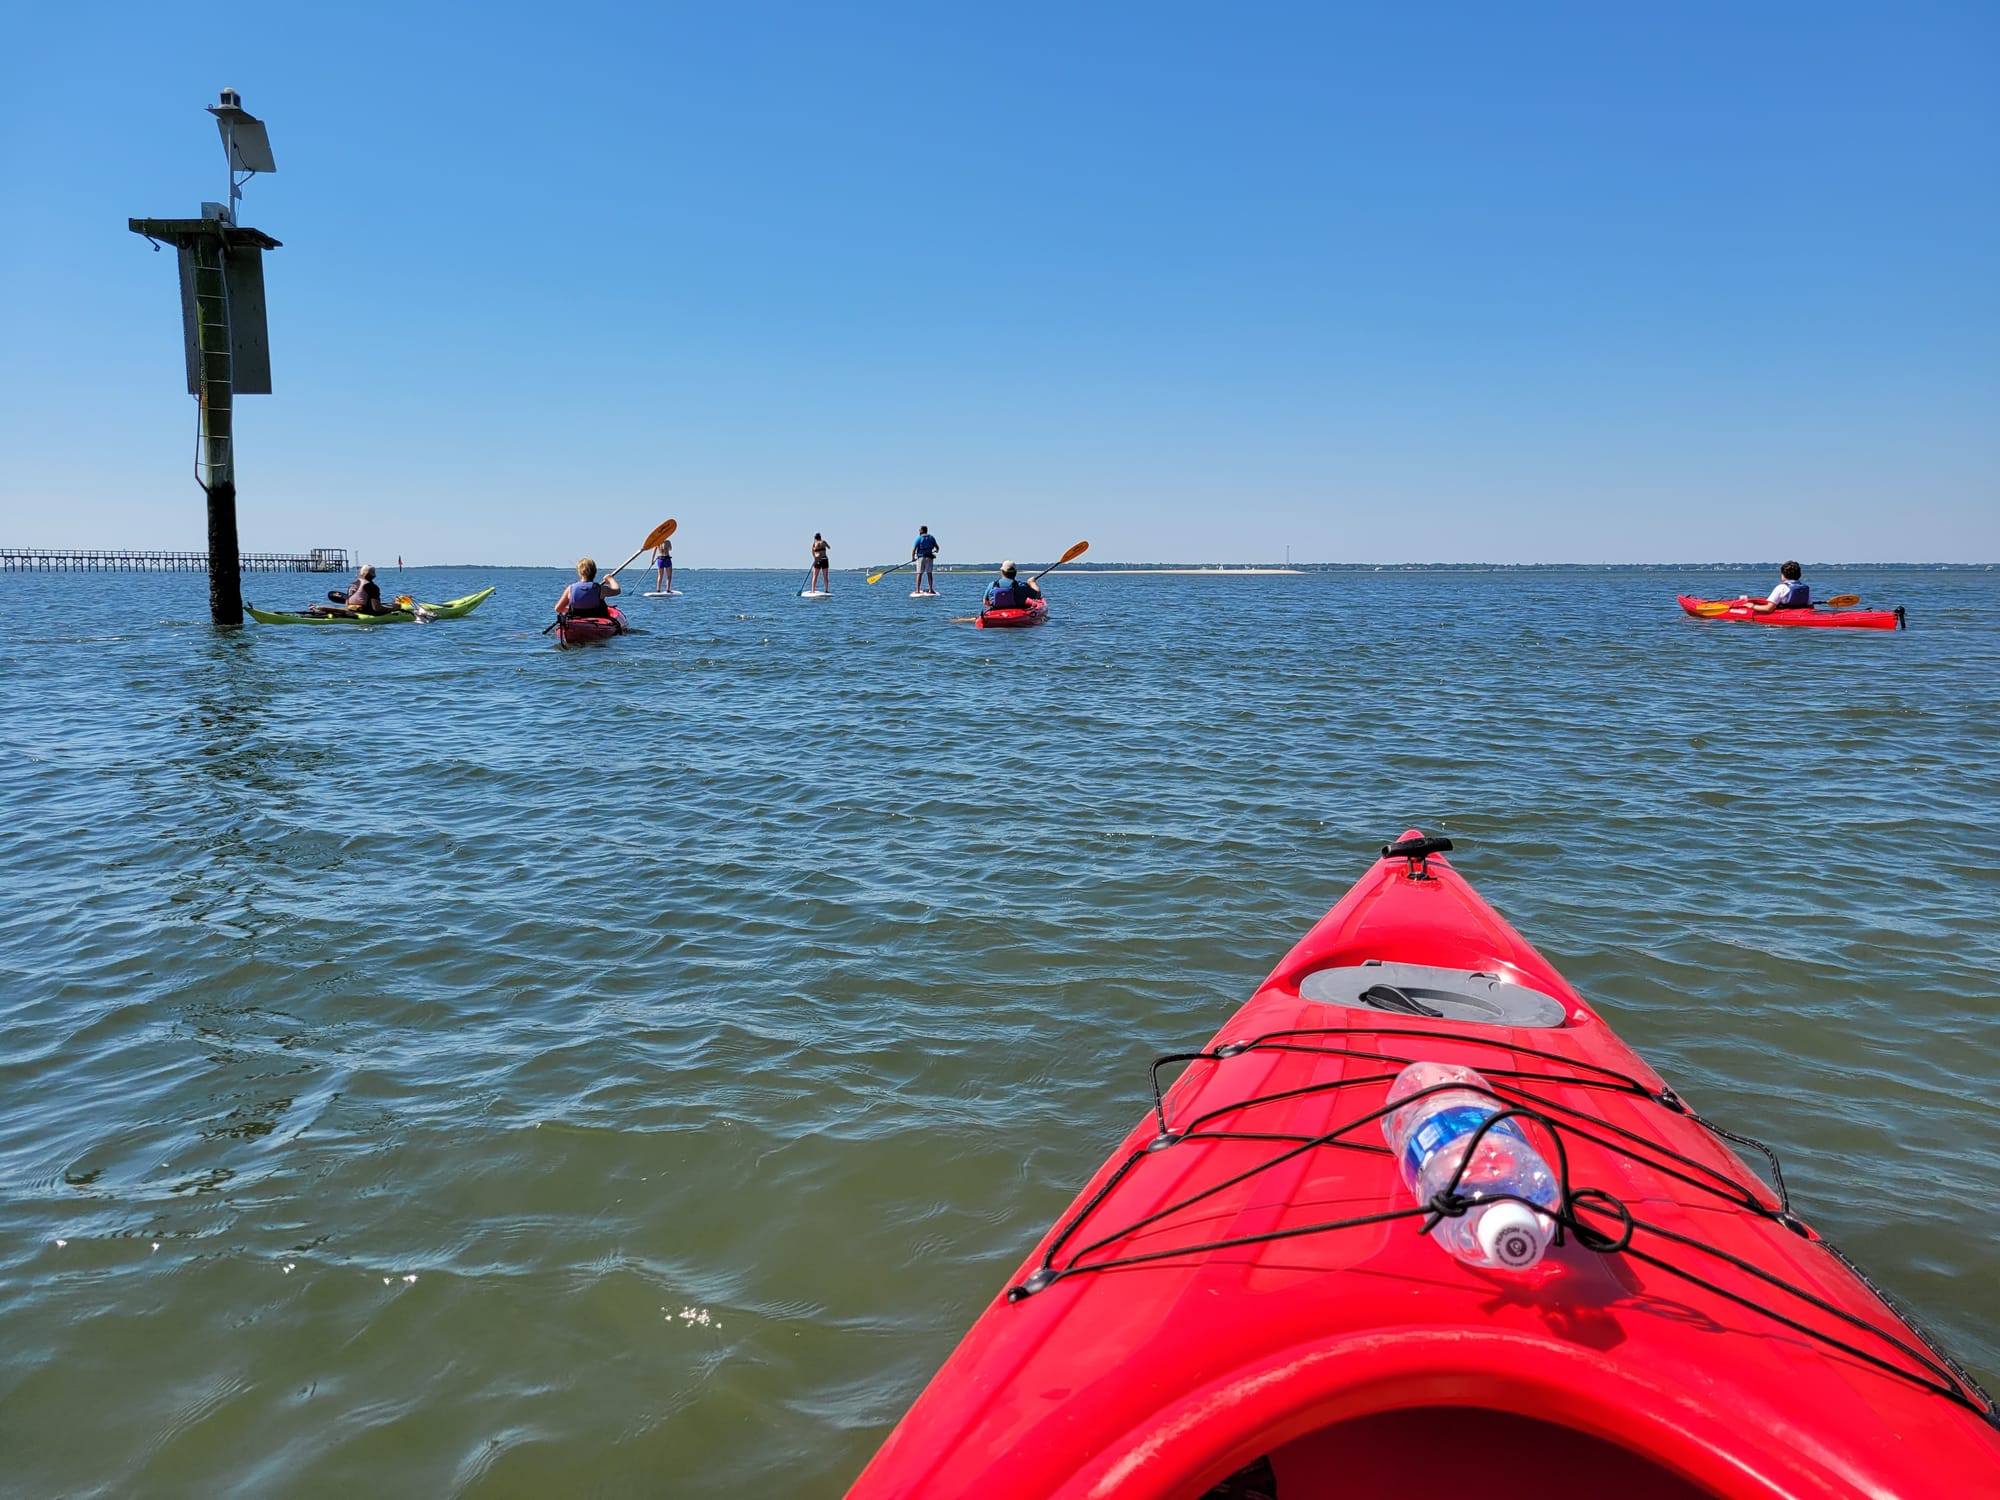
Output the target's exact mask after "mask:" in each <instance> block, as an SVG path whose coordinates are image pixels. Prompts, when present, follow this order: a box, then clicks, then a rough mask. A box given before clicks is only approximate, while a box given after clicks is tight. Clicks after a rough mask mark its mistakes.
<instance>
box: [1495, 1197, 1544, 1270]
mask: <svg viewBox="0 0 2000 1500" xmlns="http://www.w3.org/2000/svg"><path fill="white" fill-rule="evenodd" d="M1548 1244H1549V1230H1548V1227H1547V1225H1546V1224H1545V1222H1544V1221H1543V1219H1542V1216H1541V1215H1540V1214H1538V1213H1536V1212H1535V1211H1534V1210H1533V1209H1532V1208H1530V1207H1528V1205H1527V1204H1525V1203H1495V1204H1493V1205H1492V1206H1491V1207H1490V1208H1488V1209H1487V1210H1486V1212H1485V1213H1483V1214H1481V1215H1480V1216H1479V1248H1480V1249H1481V1250H1482V1251H1484V1252H1485V1255H1486V1258H1487V1259H1488V1260H1490V1261H1492V1262H1493V1264H1495V1265H1496V1266H1505V1267H1507V1269H1508V1270H1510V1271H1525V1270H1527V1269H1528V1267H1530V1266H1532V1265H1534V1264H1535V1263H1536V1262H1537V1261H1539V1260H1540V1259H1541V1258H1542V1252H1543V1251H1544V1250H1546V1249H1547V1248H1548Z"/></svg>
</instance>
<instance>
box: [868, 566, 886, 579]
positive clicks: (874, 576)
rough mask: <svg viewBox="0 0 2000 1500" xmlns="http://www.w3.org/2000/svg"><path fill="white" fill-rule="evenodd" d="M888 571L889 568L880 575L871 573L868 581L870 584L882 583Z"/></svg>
mask: <svg viewBox="0 0 2000 1500" xmlns="http://www.w3.org/2000/svg"><path fill="white" fill-rule="evenodd" d="M888 571H889V570H888V569H887V568H884V569H883V570H882V572H880V573H870V574H869V575H868V581H869V582H870V583H880V582H881V581H882V578H883V576H884V574H886V573H887V572H888Z"/></svg>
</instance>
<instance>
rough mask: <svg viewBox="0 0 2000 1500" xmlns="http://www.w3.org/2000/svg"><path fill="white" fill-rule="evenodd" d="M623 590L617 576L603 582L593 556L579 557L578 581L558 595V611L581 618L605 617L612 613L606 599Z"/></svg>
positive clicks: (561, 613) (577, 563)
mask: <svg viewBox="0 0 2000 1500" xmlns="http://www.w3.org/2000/svg"><path fill="white" fill-rule="evenodd" d="M621 592H623V590H621V589H620V588H619V586H618V580H617V579H616V578H607V579H605V580H603V581H602V582H601V583H600V582H599V581H598V577H597V563H596V560H595V559H593V558H588V557H579V558H578V559H577V560H576V582H575V583H572V584H571V585H570V586H569V587H568V588H566V589H564V590H563V591H562V592H561V593H560V594H558V595H556V613H557V614H559V615H570V616H573V617H574V618H576V619H579V620H590V619H598V620H601V619H604V618H605V617H606V616H608V615H609V614H610V613H611V606H610V605H609V604H608V603H606V600H608V599H611V598H614V597H615V596H617V595H618V594H619V593H621Z"/></svg>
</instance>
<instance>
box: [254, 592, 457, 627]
mask: <svg viewBox="0 0 2000 1500" xmlns="http://www.w3.org/2000/svg"><path fill="white" fill-rule="evenodd" d="M492 592H493V590H492V589H481V590H480V591H479V592H478V593H476V594H467V595H466V596H465V597H464V598H463V599H453V600H451V601H450V602H448V603H445V604H419V605H418V606H417V607H416V609H392V610H390V611H389V612H388V613H387V614H386V615H368V616H365V617H364V616H361V615H304V614H291V613H289V612H287V611H285V610H270V609H259V608H257V606H256V605H254V604H252V603H250V601H249V600H247V599H246V600H244V601H243V609H244V611H245V613H247V614H248V615H249V616H250V618H251V619H253V620H255V621H256V622H257V623H258V624H259V625H407V624H409V623H410V621H412V620H414V619H416V617H417V610H418V609H421V610H423V611H424V612H425V613H426V614H428V615H429V616H430V617H431V618H432V619H434V620H456V619H457V618H458V617H459V616H460V615H469V614H471V613H472V612H473V611H474V610H475V609H477V608H479V606H480V605H482V604H484V603H485V602H486V596H487V595H488V594H490V593H492Z"/></svg>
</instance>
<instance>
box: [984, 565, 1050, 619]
mask: <svg viewBox="0 0 2000 1500" xmlns="http://www.w3.org/2000/svg"><path fill="white" fill-rule="evenodd" d="M1041 597H1042V590H1041V585H1039V584H1037V583H1035V582H1033V581H1032V580H1030V581H1029V582H1026V583H1023V582H1021V581H1020V580H1018V579H1016V578H1015V577H1014V564H1013V562H1012V561H1011V560H1010V561H1008V562H1003V563H1002V564H1000V576H999V577H998V578H997V579H995V580H994V582H993V587H992V588H990V589H988V590H987V591H986V607H987V608H988V609H1026V608H1027V607H1028V601H1029V600H1030V599H1039V598H1041Z"/></svg>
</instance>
